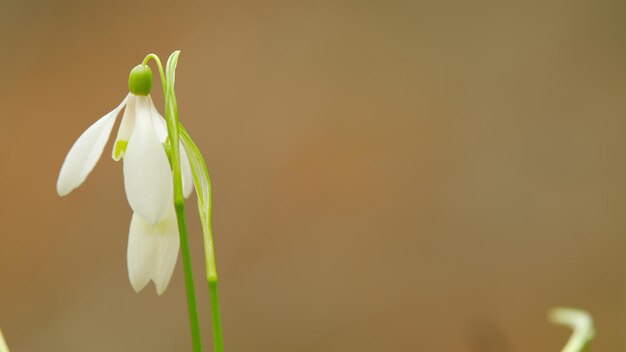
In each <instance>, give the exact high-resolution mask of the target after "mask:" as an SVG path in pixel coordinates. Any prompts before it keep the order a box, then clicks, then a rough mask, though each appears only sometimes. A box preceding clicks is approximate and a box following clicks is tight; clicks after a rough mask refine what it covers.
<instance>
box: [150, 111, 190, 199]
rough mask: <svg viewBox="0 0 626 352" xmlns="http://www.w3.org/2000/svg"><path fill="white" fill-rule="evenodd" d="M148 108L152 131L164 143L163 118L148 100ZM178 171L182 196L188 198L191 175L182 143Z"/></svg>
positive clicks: (165, 132)
mask: <svg viewBox="0 0 626 352" xmlns="http://www.w3.org/2000/svg"><path fill="white" fill-rule="evenodd" d="M150 107H151V109H152V121H153V122H154V129H155V130H156V132H157V135H158V136H159V140H160V141H161V142H162V143H164V142H165V140H166V139H167V135H168V134H167V122H166V121H165V119H164V118H163V116H162V115H161V114H160V113H159V111H158V110H157V108H156V106H154V103H153V102H152V99H150ZM179 150H180V171H181V176H182V183H183V196H184V197H185V198H188V197H189V195H191V191H193V175H192V174H191V166H190V165H189V158H188V157H187V152H185V148H184V147H183V144H182V142H181V143H180V147H179Z"/></svg>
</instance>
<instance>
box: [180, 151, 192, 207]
mask: <svg viewBox="0 0 626 352" xmlns="http://www.w3.org/2000/svg"><path fill="white" fill-rule="evenodd" d="M178 150H180V171H181V176H182V179H183V196H184V197H185V198H187V197H189V195H191V191H193V174H192V173H191V165H190V164H189V157H188V156H187V152H186V151H185V147H184V146H183V143H182V142H180V146H179V148H178Z"/></svg>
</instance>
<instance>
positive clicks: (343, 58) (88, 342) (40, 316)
mask: <svg viewBox="0 0 626 352" xmlns="http://www.w3.org/2000/svg"><path fill="white" fill-rule="evenodd" d="M625 14H626V3H625V2H624V1H591V0H588V1H560V0H550V1H494V0H492V1H446V0H444V1H418V0H415V1H408V0H407V1H353V0H335V1H333V0H321V1H275V0H270V1H255V0H235V1H220V0H213V1H156V0H155V1H106V2H105V1H93V2H92V1H80V0H74V1H69V0H68V1H61V0H38V1H35V0H0V47H1V48H2V55H1V56H0V72H1V76H0V150H2V173H1V175H0V181H1V182H0V224H1V229H2V230H1V231H0V326H1V327H2V330H3V331H4V334H5V335H6V337H7V340H8V343H9V345H10V346H11V347H12V350H14V351H18V352H20V351H25V352H29V351H64V352H65V351H90V352H92V351H93V352H98V351H188V350H190V342H189V332H188V326H187V315H186V314H187V313H186V305H185V293H184V284H183V280H182V267H181V265H180V263H179V264H178V266H177V268H176V271H175V274H174V277H173V280H172V282H171V283H170V286H169V288H168V290H167V291H166V292H165V294H164V295H162V296H160V297H159V296H157V295H156V294H155V292H154V289H153V286H148V287H147V289H145V290H144V291H143V292H141V293H140V294H136V293H135V292H134V291H133V290H132V288H131V286H130V284H129V282H128V278H127V271H126V263H125V258H126V243H127V233H128V225H129V221H130V217H131V210H130V208H129V206H128V204H127V202H126V198H125V194H124V190H123V183H122V172H121V166H122V165H121V164H120V163H115V162H113V161H112V160H111V159H110V157H109V153H110V152H109V151H110V147H111V144H110V143H109V145H108V146H107V149H106V150H105V153H104V156H103V158H102V159H101V160H100V162H99V164H98V165H97V167H96V169H95V170H94V172H93V173H92V174H91V176H90V177H89V178H88V179H87V182H86V183H85V184H84V185H83V186H82V187H80V188H79V189H77V190H76V191H74V192H73V193H72V194H71V195H69V196H68V197H65V198H60V197H58V196H57V195H56V192H55V182H56V178H57V175H58V170H59V168H60V166H61V163H62V162H63V159H64V157H65V154H66V152H67V151H68V149H69V148H70V146H71V145H72V143H73V142H74V140H75V139H76V138H77V137H78V135H79V134H80V133H81V132H82V131H83V130H84V129H85V128H86V127H87V126H89V125H90V124H91V123H92V122H93V121H95V120H96V119H97V118H99V117H100V116H102V115H104V114H105V113H106V112H108V111H110V110H111V109H112V108H113V107H115V106H116V105H117V104H118V103H119V102H120V101H121V99H122V98H123V97H124V95H125V94H126V92H127V87H126V83H127V75H128V72H129V70H130V69H131V68H132V67H133V66H135V65H137V64H138V63H139V62H140V61H141V60H142V59H143V57H144V55H145V54H147V53H149V52H155V53H157V54H159V55H160V56H161V57H162V59H163V60H165V59H166V58H167V56H168V55H169V53H170V52H172V51H173V50H176V49H180V50H182V54H181V58H180V63H179V69H178V73H177V94H178V101H179V106H180V113H181V119H182V121H183V123H184V124H185V125H186V126H187V129H188V130H189V131H190V133H191V134H192V136H193V137H194V138H195V140H196V143H197V144H198V145H199V147H200V149H201V150H202V152H203V153H204V156H205V158H206V161H207V164H208V166H209V170H210V173H211V175H212V178H213V187H214V203H215V207H214V230H215V242H216V246H217V256H218V268H219V273H220V285H221V286H220V298H221V303H222V315H223V327H224V338H225V346H226V350H227V351H311V352H313V351H325V352H332V351H343V352H345V351H467V352H474V351H476V352H479V351H480V352H492V351H493V352H508V351H546V352H547V351H559V350H560V348H561V347H562V346H563V344H564V342H565V341H566V339H567V337H568V336H569V331H568V330H567V329H565V328H561V327H554V326H552V325H550V324H549V323H548V322H547V321H546V317H545V316H546V311H547V310H548V309H549V308H550V307H553V306H562V305H564V306H575V307H580V308H584V309H587V310H588V311H590V312H591V313H592V314H593V316H594V318H595V320H596V323H597V329H598V336H597V339H596V340H595V341H594V344H593V347H594V349H595V350H598V351H623V350H626V218H625V217H624V213H625V212H626V187H625V185H626V167H625V158H624V156H625V154H624V151H625V150H626V149H625V148H626V138H624V133H625V131H626V123H625V119H624V118H625V113H626V104H625V102H626V100H625V97H626V69H625V67H626V18H625ZM155 83H156V84H157V85H156V87H157V89H156V90H155V91H154V92H155V94H154V97H155V100H156V101H157V103H158V104H159V106H162V105H161V104H162V98H161V96H160V94H159V93H160V89H158V87H159V86H158V84H159V83H158V82H155ZM161 111H162V109H161ZM194 206H195V200H194V199H192V200H191V201H190V202H189V205H188V208H187V212H188V216H189V227H190V235H191V245H192V255H193V260H194V264H195V268H194V269H195V277H196V286H197V294H198V297H199V300H200V302H201V303H200V308H201V324H202V329H203V332H204V344H205V345H206V350H207V351H209V350H211V346H210V345H211V340H210V325H209V314H208V305H207V297H208V296H207V291H206V290H207V289H206V285H204V284H203V283H202V278H203V274H204V268H203V265H202V263H203V258H202V242H201V235H200V227H199V223H198V220H197V217H196V211H195V210H194Z"/></svg>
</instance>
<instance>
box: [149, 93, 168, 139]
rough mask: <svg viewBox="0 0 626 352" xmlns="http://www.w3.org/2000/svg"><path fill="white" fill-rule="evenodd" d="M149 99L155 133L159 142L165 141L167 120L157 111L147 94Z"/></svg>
mask: <svg viewBox="0 0 626 352" xmlns="http://www.w3.org/2000/svg"><path fill="white" fill-rule="evenodd" d="M148 99H150V111H151V113H152V122H153V123H154V129H155V130H156V134H157V136H158V137H159V140H160V141H161V143H165V140H166V139H167V122H166V121H165V119H164V118H163V116H162V115H161V114H160V113H159V110H157V108H156V106H154V103H153V102H152V98H151V97H150V96H148Z"/></svg>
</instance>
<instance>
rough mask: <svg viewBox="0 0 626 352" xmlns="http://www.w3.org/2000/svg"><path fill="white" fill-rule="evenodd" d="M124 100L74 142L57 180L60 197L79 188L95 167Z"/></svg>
mask: <svg viewBox="0 0 626 352" xmlns="http://www.w3.org/2000/svg"><path fill="white" fill-rule="evenodd" d="M126 100H127V98H124V100H122V103H121V104H120V105H119V106H118V107H116V108H115V109H113V111H111V112H109V113H108V114H106V115H104V116H103V117H101V118H100V119H98V120H97V121H96V122H95V123H94V124H93V125H91V126H90V127H89V128H88V129H87V130H85V132H83V134H81V135H80V137H78V139H77V140H76V142H74V145H73V146H72V148H71V149H70V151H69V152H68V153H67V156H66V157H65V161H64V162H63V166H61V171H60V172H59V178H58V179H57V193H58V194H59V195H60V196H64V195H66V194H68V193H70V192H71V191H72V190H73V189H75V188H76V187H78V186H80V185H81V184H82V183H83V182H84V181H85V179H86V178H87V176H88V175H89V173H90V172H91V170H93V168H94V167H95V166H96V163H97V162H98V160H99V159H100V156H101V155H102V151H103V150H104V146H105V145H106V142H107V140H108V139H109V136H110V135H111V130H112V129H113V124H114V123H115V118H116V117H117V115H118V114H119V112H120V110H121V109H122V108H123V107H124V105H125V104H126Z"/></svg>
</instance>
